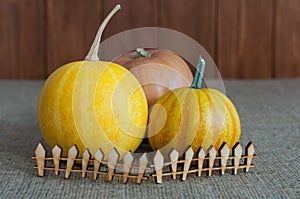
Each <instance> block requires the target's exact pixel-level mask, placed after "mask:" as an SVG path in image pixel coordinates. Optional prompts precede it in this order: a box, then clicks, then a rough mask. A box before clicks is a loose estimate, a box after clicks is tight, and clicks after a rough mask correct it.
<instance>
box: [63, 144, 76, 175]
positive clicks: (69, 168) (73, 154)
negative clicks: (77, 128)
mask: <svg viewBox="0 0 300 199" xmlns="http://www.w3.org/2000/svg"><path fill="white" fill-rule="evenodd" d="M77 154H78V150H77V148H76V146H75V145H74V146H72V147H71V148H70V149H69V151H68V159H67V168H66V173H65V178H69V177H70V174H71V171H72V168H73V165H74V162H75V159H76V156H77Z"/></svg>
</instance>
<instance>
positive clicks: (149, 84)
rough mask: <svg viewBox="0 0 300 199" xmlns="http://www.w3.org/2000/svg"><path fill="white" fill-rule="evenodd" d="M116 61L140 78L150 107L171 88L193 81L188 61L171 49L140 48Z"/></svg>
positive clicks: (185, 85)
mask: <svg viewBox="0 0 300 199" xmlns="http://www.w3.org/2000/svg"><path fill="white" fill-rule="evenodd" d="M114 62H115V63H117V64H120V65H122V66H124V67H125V68H127V69H128V70H129V71H130V72H132V73H133V75H135V77H136V78H137V79H138V80H139V82H140V83H141V85H142V86H143V89H144V91H145V94H146V97H147V102H148V105H149V107H151V106H152V105H153V104H154V103H155V102H156V101H157V100H158V99H159V98H160V97H161V96H163V95H164V94H165V93H167V92H168V91H169V90H173V89H175V88H181V87H188V86H190V85H191V83H192V81H193V75H192V72H191V70H190V68H189V66H188V65H187V63H186V62H185V61H184V60H183V59H182V58H181V57H180V56H178V55H176V54H175V53H174V52H172V51H169V50H164V49H148V50H144V49H142V48H138V49H137V50H135V51H132V52H129V53H127V54H125V55H123V56H121V57H119V58H118V59H116V60H115V61H114Z"/></svg>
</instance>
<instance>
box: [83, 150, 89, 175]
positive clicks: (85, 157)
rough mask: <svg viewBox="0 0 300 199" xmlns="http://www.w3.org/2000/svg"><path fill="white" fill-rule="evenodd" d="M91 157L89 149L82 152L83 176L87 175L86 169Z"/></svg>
mask: <svg viewBox="0 0 300 199" xmlns="http://www.w3.org/2000/svg"><path fill="white" fill-rule="evenodd" d="M90 157H91V154H90V152H89V149H85V151H84V152H83V154H82V162H81V165H82V177H83V178H85V176H86V170H87V167H88V165H89V160H90Z"/></svg>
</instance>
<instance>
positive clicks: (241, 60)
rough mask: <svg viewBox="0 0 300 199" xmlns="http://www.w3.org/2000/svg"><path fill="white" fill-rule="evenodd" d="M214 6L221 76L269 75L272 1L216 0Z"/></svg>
mask: <svg viewBox="0 0 300 199" xmlns="http://www.w3.org/2000/svg"><path fill="white" fill-rule="evenodd" d="M217 7H218V36H217V41H218V49H217V57H218V66H219V70H220V72H221V75H222V77H224V78H271V77H272V75H273V72H272V70H273V50H272V49H273V27H274V23H273V22H274V21H273V16H274V9H273V8H274V1H272V0H265V1H261V0H251V1H249V0H228V1H222V0H217Z"/></svg>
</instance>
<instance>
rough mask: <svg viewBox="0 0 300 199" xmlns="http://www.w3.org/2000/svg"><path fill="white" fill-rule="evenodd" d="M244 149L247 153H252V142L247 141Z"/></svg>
mask: <svg viewBox="0 0 300 199" xmlns="http://www.w3.org/2000/svg"><path fill="white" fill-rule="evenodd" d="M246 151H247V154H248V155H253V154H254V144H253V143H252V142H249V143H248V144H247V146H246Z"/></svg>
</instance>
